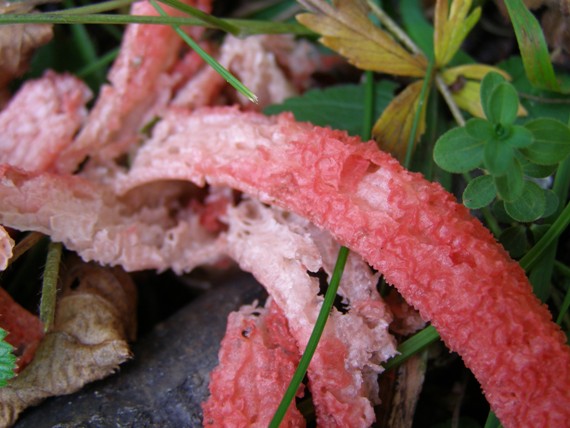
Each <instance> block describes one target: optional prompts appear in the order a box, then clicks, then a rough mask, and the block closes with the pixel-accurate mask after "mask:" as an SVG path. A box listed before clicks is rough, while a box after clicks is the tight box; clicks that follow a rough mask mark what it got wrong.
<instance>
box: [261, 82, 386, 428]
mask: <svg viewBox="0 0 570 428" xmlns="http://www.w3.org/2000/svg"><path fill="white" fill-rule="evenodd" d="M365 76H366V79H365V92H364V94H365V95H364V115H363V125H362V135H361V136H362V140H363V141H366V140H369V139H370V136H371V132H372V125H373V123H374V94H375V91H374V73H373V72H371V71H367V72H366V73H365ZM348 254H349V251H348V249H347V248H346V247H341V249H340V250H339V252H338V256H337V259H336V263H335V267H334V271H333V275H332V278H331V281H330V284H329V287H328V289H327V292H326V293H325V300H324V302H323V305H322V307H321V310H320V311H319V315H318V317H317V321H316V322H315V326H314V327H313V331H312V332H311V337H310V338H309V342H308V343H307V347H306V349H305V352H303V356H302V357H301V361H300V362H299V365H298V366H297V369H296V370H295V373H294V374H293V378H292V379H291V382H290V383H289V386H288V388H287V391H286V392H285V394H284V395H283V399H282V400H281V403H279V407H278V408H277V411H276V412H275V415H274V416H273V419H272V420H271V423H270V425H269V427H270V428H278V427H279V425H280V424H281V421H282V420H283V418H284V417H285V414H286V413H287V409H289V406H290V405H291V402H292V401H293V399H294V398H295V394H296V393H297V391H298V389H299V386H300V385H301V382H302V381H303V378H304V377H305V373H306V372H307V369H308V367H309V364H310V362H311V359H312V358H313V355H314V353H315V350H316V349H317V345H318V343H319V339H320V337H321V335H322V333H323V330H324V328H325V324H326V321H327V319H328V316H329V313H330V311H331V309H332V305H333V303H334V299H335V297H336V292H337V290H338V286H339V284H340V280H341V278H342V273H343V271H344V266H345V264H346V260H347V258H348Z"/></svg>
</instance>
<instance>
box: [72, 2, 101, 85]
mask: <svg viewBox="0 0 570 428" xmlns="http://www.w3.org/2000/svg"><path fill="white" fill-rule="evenodd" d="M64 4H65V5H66V6H67V7H72V6H73V3H72V2H71V1H70V0H67V1H65V3H64ZM71 33H72V35H73V39H74V42H75V45H76V46H77V48H78V50H79V55H80V57H81V59H82V60H83V62H84V63H85V64H87V65H89V64H92V63H94V62H97V60H98V57H97V50H96V49H95V45H94V44H93V39H92V38H91V37H89V33H88V32H87V29H86V28H85V25H84V24H73V25H72V26H71ZM90 75H91V77H92V78H93V79H94V80H95V81H94V82H93V83H94V84H95V85H96V87H99V86H101V84H102V83H103V82H104V81H105V74H104V73H103V70H101V69H94V70H93V71H92V72H91V73H90Z"/></svg>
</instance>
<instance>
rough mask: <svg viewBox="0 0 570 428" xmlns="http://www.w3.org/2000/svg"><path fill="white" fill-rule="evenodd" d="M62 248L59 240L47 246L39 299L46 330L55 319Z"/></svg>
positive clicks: (42, 320)
mask: <svg viewBox="0 0 570 428" xmlns="http://www.w3.org/2000/svg"><path fill="white" fill-rule="evenodd" d="M62 249H63V247H62V245H61V244H60V243H59V242H50V244H49V247H48V253H47V258H46V266H45V269H44V278H43V284H42V299H41V301H40V320H41V322H42V323H43V325H44V331H46V332H48V331H49V330H50V329H51V327H52V326H53V322H54V319H55V305H56V296H57V281H58V278H59V264H60V261H61V253H62V251H63V250H62Z"/></svg>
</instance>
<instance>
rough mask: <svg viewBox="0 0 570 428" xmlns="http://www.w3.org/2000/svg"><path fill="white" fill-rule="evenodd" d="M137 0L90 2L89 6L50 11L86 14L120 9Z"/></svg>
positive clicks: (66, 13)
mask: <svg viewBox="0 0 570 428" xmlns="http://www.w3.org/2000/svg"><path fill="white" fill-rule="evenodd" d="M135 1H136V0H111V1H105V2H101V3H97V4H90V5H87V6H79V7H73V8H67V9H63V10H59V11H57V12H50V13H51V14H64V15H72V14H73V15H85V14H93V13H102V12H109V11H110V10H116V9H120V8H122V7H125V6H129V5H130V4H131V3H134V2H135Z"/></svg>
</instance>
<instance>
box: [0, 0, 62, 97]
mask: <svg viewBox="0 0 570 428" xmlns="http://www.w3.org/2000/svg"><path fill="white" fill-rule="evenodd" d="M32 5H33V4H32ZM32 5H30V3H26V2H3V3H2V4H0V14H7V13H29V12H30V11H31V10H32ZM52 36H53V32H52V25H51V24H12V25H2V26H0V90H2V89H3V88H4V87H5V86H6V85H7V84H8V82H10V80H12V79H13V78H14V77H17V76H19V75H21V74H22V73H23V72H24V71H26V68H27V66H28V61H29V59H30V57H31V55H32V53H33V52H34V50H35V49H36V48H38V47H39V46H42V45H44V44H46V43H47V42H49V41H50V40H51V38H52Z"/></svg>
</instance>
